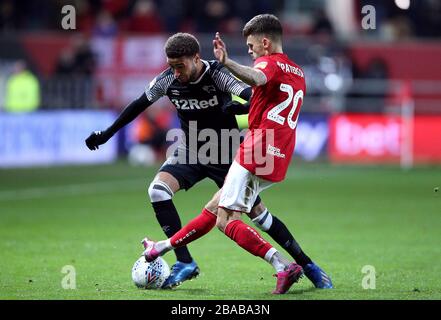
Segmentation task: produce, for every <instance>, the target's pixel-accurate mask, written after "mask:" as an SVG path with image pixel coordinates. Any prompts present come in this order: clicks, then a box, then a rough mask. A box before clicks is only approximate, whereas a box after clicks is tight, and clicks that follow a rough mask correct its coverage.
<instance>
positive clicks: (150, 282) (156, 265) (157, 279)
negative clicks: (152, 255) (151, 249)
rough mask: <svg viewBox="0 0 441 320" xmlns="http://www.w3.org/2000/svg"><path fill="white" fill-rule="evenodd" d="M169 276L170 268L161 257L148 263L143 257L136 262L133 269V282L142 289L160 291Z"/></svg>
mask: <svg viewBox="0 0 441 320" xmlns="http://www.w3.org/2000/svg"><path fill="white" fill-rule="evenodd" d="M169 275H170V268H169V266H168V264H167V261H165V260H164V259H162V258H161V257H158V258H156V259H155V260H154V261H152V262H147V261H145V258H144V256H142V257H141V258H139V259H138V260H136V262H135V264H134V265H133V268H132V280H133V282H134V283H135V285H136V286H137V287H138V288H142V289H160V288H161V287H162V285H163V284H164V282H165V280H166V279H167V278H168V276H169Z"/></svg>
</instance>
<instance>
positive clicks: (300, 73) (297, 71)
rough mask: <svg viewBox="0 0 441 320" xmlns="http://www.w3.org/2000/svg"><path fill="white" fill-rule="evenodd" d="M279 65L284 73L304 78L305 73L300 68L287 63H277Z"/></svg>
mask: <svg viewBox="0 0 441 320" xmlns="http://www.w3.org/2000/svg"><path fill="white" fill-rule="evenodd" d="M277 65H278V66H279V68H280V69H282V71H283V72H287V73H293V74H296V75H298V76H299V77H302V78H304V77H305V76H304V74H303V71H302V70H301V69H300V68H297V67H294V66H292V65H290V64H287V63H282V62H279V61H277Z"/></svg>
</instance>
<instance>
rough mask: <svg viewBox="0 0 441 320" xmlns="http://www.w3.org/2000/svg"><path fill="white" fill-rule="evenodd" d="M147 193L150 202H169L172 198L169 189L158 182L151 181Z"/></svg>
mask: <svg viewBox="0 0 441 320" xmlns="http://www.w3.org/2000/svg"><path fill="white" fill-rule="evenodd" d="M148 192H149V197H150V201H151V202H159V201H166V200H171V198H172V197H173V191H172V190H171V188H170V187H169V186H168V185H167V184H166V183H165V182H162V181H160V180H156V181H153V182H152V183H151V184H150V186H149V189H148Z"/></svg>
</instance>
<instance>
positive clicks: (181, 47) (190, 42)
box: [164, 32, 200, 59]
mask: <svg viewBox="0 0 441 320" xmlns="http://www.w3.org/2000/svg"><path fill="white" fill-rule="evenodd" d="M164 49H165V54H166V55H167V57H168V58H171V59H175V58H181V57H192V56H194V55H195V54H196V53H199V51H200V46H199V41H198V40H197V39H196V37H195V36H193V35H191V34H189V33H182V32H180V33H176V34H174V35H172V36H171V37H170V38H168V39H167V42H166V43H165V46H164Z"/></svg>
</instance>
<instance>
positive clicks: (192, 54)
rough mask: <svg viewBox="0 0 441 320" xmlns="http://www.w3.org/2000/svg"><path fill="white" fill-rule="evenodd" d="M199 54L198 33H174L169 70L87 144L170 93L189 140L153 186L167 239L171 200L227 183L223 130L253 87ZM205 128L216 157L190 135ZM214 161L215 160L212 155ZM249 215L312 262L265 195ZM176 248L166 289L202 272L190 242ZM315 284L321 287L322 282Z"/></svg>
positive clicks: (171, 230) (177, 223)
mask: <svg viewBox="0 0 441 320" xmlns="http://www.w3.org/2000/svg"><path fill="white" fill-rule="evenodd" d="M199 52H200V47H199V43H198V41H197V39H196V38H195V37H194V36H193V35H190V34H188V33H177V34H175V35H173V36H171V37H170V38H169V39H168V40H167V42H166V44H165V53H166V56H167V63H168V64H169V68H167V69H166V70H165V71H164V72H162V73H161V74H160V75H158V76H157V77H156V78H154V79H153V80H152V81H151V82H150V84H149V86H148V87H147V88H146V90H145V92H144V93H143V94H142V95H141V96H140V97H139V98H138V99H136V100H134V101H133V102H131V103H130V104H128V105H127V107H126V108H125V109H124V110H123V111H122V112H121V114H120V115H119V117H118V118H117V119H116V120H115V122H114V123H113V124H112V125H111V126H110V127H108V128H107V129H106V130H104V131H95V132H93V133H92V134H91V135H90V136H89V137H88V138H87V139H86V145H87V147H88V148H89V149H90V150H96V149H98V147H99V145H102V144H104V143H106V142H107V141H108V140H109V139H110V138H111V137H112V136H113V135H114V134H115V133H116V132H117V131H118V130H120V129H121V128H122V127H124V126H125V125H127V124H128V123H130V122H131V121H132V120H134V119H135V118H136V117H137V116H138V115H139V114H140V113H141V112H143V111H144V110H145V109H146V108H147V107H149V106H150V105H151V104H153V103H154V102H155V101H156V100H158V99H159V98H161V97H163V96H167V97H168V98H169V99H170V101H171V102H172V103H173V104H174V105H175V107H176V110H177V113H178V117H179V120H180V123H181V128H182V130H183V133H184V137H185V139H184V141H183V142H182V144H181V145H180V146H179V147H178V148H177V149H176V151H175V152H174V154H173V155H172V156H171V157H169V158H168V159H167V160H166V161H165V163H164V164H163V165H162V167H161V168H160V169H159V172H158V173H157V175H156V176H155V178H154V179H153V181H152V182H151V184H150V186H149V189H148V193H149V196H150V200H151V203H152V206H153V209H154V211H155V214H156V218H157V220H158V222H159V224H160V225H161V227H162V229H163V231H164V233H165V234H166V236H167V237H171V236H173V235H174V234H175V233H176V232H177V231H178V230H179V229H181V227H182V225H181V220H180V218H179V215H178V212H177V210H176V208H175V206H174V204H173V201H172V198H173V195H174V194H175V193H176V192H178V191H179V190H181V189H185V190H188V189H190V188H191V187H192V186H193V185H195V184H196V183H198V182H199V181H201V180H203V179H205V178H210V179H211V180H213V181H214V182H215V183H216V184H217V186H218V187H219V188H221V187H222V185H223V183H224V179H225V176H226V174H227V172H228V169H229V167H230V165H231V162H232V160H233V159H234V152H235V151H236V150H235V147H234V146H231V147H230V148H229V152H227V154H225V152H224V150H221V149H222V148H221V145H222V143H221V140H220V137H221V134H222V130H225V129H227V130H234V129H238V125H237V122H236V119H235V115H234V114H241V113H246V112H247V110H246V107H244V106H242V105H240V104H239V103H234V102H233V101H232V100H231V99H232V97H231V95H232V94H234V95H237V96H239V97H241V98H243V99H245V100H249V99H250V97H251V88H250V87H249V86H248V85H246V84H244V83H243V82H241V81H239V80H237V79H236V78H235V77H234V76H233V75H232V74H231V73H230V72H229V71H228V70H227V69H226V68H225V67H224V66H223V65H222V64H220V63H219V62H218V61H215V60H214V61H206V60H202V59H201V57H200V53H199ZM204 129H210V130H214V131H215V132H216V133H217V134H218V135H217V137H219V140H218V141H215V142H214V143H215V144H216V146H215V147H216V148H217V151H218V152H217V153H216V152H215V154H217V155H219V157H218V158H217V159H215V161H211V162H210V161H208V162H207V161H206V160H207V159H201V158H200V157H199V156H200V153H198V151H200V150H199V149H200V147H201V143H200V141H197V140H198V139H197V138H196V141H192V139H191V137H192V135H193V134H194V135H193V137H197V134H198V133H200V132H201V131H202V130H204ZM211 142H213V141H211ZM236 147H237V146H236ZM193 156H194V157H193ZM215 158H216V157H215ZM192 159H193V160H194V159H195V160H196V161H191V160H192ZM210 159H211V160H213V157H210ZM249 217H250V218H251V219H252V221H253V222H254V224H255V225H256V226H257V227H258V228H260V229H261V230H263V231H265V232H267V233H268V234H269V235H270V236H271V237H272V238H273V239H274V240H275V241H276V242H277V243H278V244H279V245H280V246H281V247H283V248H284V249H285V250H286V251H287V252H288V253H289V254H290V255H291V256H292V257H293V258H294V259H295V260H296V262H297V263H298V264H300V265H301V266H302V267H303V266H306V265H307V264H309V263H311V259H310V258H309V257H308V256H307V255H305V253H304V252H303V251H302V249H301V248H300V246H299V245H298V243H297V242H296V240H295V239H294V237H293V236H292V234H291V233H290V232H289V230H288V229H287V227H286V226H285V224H284V223H283V222H281V221H280V220H279V219H278V218H277V217H275V216H273V215H271V213H270V212H269V211H268V209H267V208H266V207H265V206H264V205H263V203H262V202H261V199H260V198H257V200H256V202H255V203H254V206H253V208H252V210H251V212H250V214H249ZM205 218H206V220H207V223H206V225H207V228H212V227H214V226H215V223H216V217H215V216H214V215H212V214H210V213H207V214H206V217H205ZM174 251H175V254H176V258H177V262H176V263H175V264H174V265H173V266H172V271H171V275H170V277H169V278H168V279H167V281H166V282H165V283H164V286H163V287H164V288H172V287H175V286H177V285H180V284H181V283H182V282H183V281H186V280H189V279H192V278H194V277H196V276H197V275H198V274H199V268H198V266H197V264H196V262H195V261H194V260H193V258H192V256H191V255H190V252H189V250H188V248H187V247H186V246H184V247H181V248H177V249H176V250H174ZM311 280H312V279H311ZM313 283H314V281H313ZM314 285H315V286H316V287H319V286H320V284H317V283H314Z"/></svg>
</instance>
